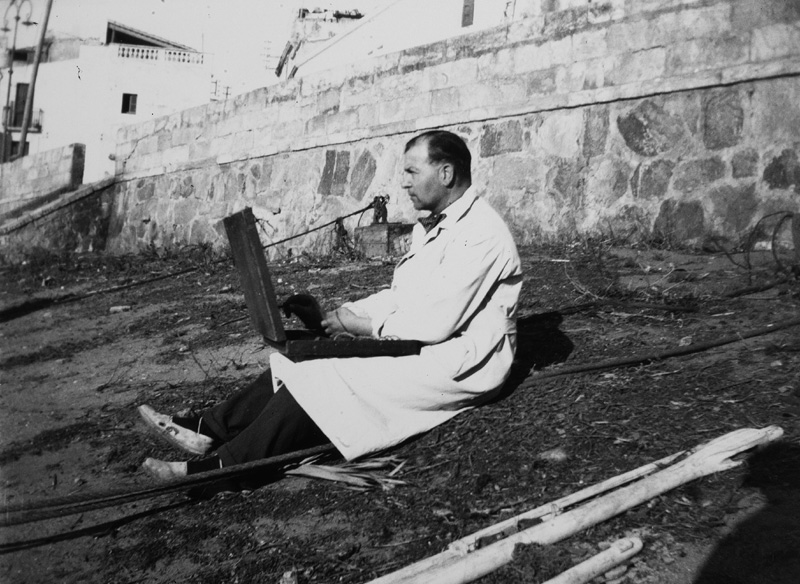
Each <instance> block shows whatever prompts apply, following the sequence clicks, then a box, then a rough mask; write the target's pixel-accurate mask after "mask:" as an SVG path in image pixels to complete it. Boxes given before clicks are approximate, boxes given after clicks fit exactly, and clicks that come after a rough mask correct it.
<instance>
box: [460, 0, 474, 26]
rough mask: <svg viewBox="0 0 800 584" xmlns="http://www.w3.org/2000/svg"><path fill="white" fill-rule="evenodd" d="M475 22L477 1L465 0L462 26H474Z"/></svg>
mask: <svg viewBox="0 0 800 584" xmlns="http://www.w3.org/2000/svg"><path fill="white" fill-rule="evenodd" d="M474 20H475V0H464V8H463V10H462V11H461V26H462V28H463V27H465V26H472V22H473V21H474Z"/></svg>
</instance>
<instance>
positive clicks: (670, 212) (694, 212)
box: [653, 200, 706, 245]
mask: <svg viewBox="0 0 800 584" xmlns="http://www.w3.org/2000/svg"><path fill="white" fill-rule="evenodd" d="M705 229H706V226H705V210H704V209H703V205H702V203H700V202H699V201H675V200H668V201H664V202H663V203H661V208H660V210H659V213H658V216H657V217H656V220H655V222H654V224H653V234H654V235H655V236H656V237H657V238H659V239H660V240H661V241H663V242H665V243H669V244H673V245H675V244H686V243H690V242H692V241H697V240H698V239H701V238H703V237H704V235H705Z"/></svg>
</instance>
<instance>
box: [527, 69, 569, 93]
mask: <svg viewBox="0 0 800 584" xmlns="http://www.w3.org/2000/svg"><path fill="white" fill-rule="evenodd" d="M560 70H561V68H559V67H552V68H550V69H544V70H542V71H530V72H528V73H525V74H523V75H521V76H520V77H521V78H522V79H523V80H524V81H525V92H526V94H527V96H528V97H542V96H546V95H552V94H553V93H555V92H556V87H557V83H558V80H557V77H558V74H559V71H560Z"/></svg>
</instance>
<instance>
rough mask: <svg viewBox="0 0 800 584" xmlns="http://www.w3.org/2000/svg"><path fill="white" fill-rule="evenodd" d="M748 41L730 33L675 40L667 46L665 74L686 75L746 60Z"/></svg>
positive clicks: (741, 62)
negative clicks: (676, 41) (674, 42)
mask: <svg viewBox="0 0 800 584" xmlns="http://www.w3.org/2000/svg"><path fill="white" fill-rule="evenodd" d="M748 44H749V41H748V39H747V38H742V37H740V36H734V35H727V36H718V37H714V38H706V39H694V40H690V41H685V42H682V43H676V44H672V45H671V46H670V47H669V48H668V50H667V61H666V74H667V75H686V74H692V73H696V72H697V71H700V70H704V69H711V70H714V69H719V68H723V67H726V66H731V65H739V64H743V63H746V62H747V61H748V58H749V47H748Z"/></svg>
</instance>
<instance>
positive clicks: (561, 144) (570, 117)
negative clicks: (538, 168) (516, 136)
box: [531, 109, 584, 158]
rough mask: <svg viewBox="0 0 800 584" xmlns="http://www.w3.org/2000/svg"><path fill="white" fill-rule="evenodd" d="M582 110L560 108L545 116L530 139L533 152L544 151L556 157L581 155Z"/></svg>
mask: <svg viewBox="0 0 800 584" xmlns="http://www.w3.org/2000/svg"><path fill="white" fill-rule="evenodd" d="M583 129H584V122H583V112H581V111H580V110H577V109H575V110H562V111H557V112H552V113H551V114H550V115H548V116H545V117H544V119H543V121H542V123H541V125H540V126H539V128H538V130H537V131H536V134H535V137H533V138H532V139H531V142H532V144H531V146H532V149H533V151H534V152H545V153H547V154H549V155H552V156H556V157H558V158H578V157H580V155H581V137H582V136H583Z"/></svg>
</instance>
